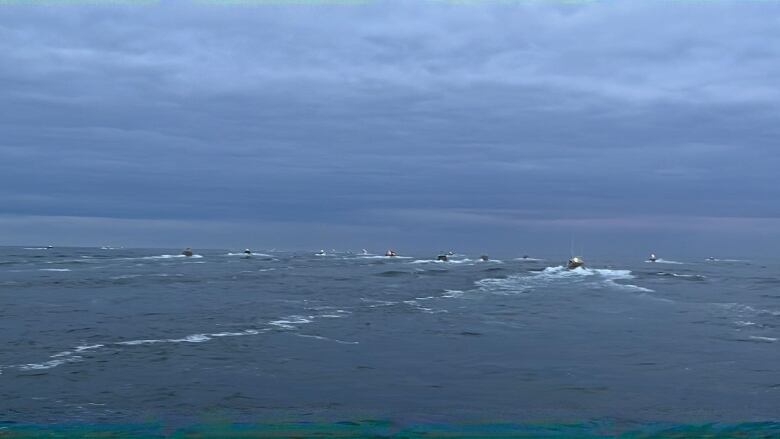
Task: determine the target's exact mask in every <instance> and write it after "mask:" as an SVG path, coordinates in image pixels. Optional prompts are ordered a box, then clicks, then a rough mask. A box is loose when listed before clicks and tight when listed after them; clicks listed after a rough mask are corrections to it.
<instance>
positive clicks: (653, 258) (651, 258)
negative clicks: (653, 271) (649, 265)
mask: <svg viewBox="0 0 780 439" xmlns="http://www.w3.org/2000/svg"><path fill="white" fill-rule="evenodd" d="M647 260H648V261H650V262H655V261H657V260H658V258H657V257H656V256H655V253H650V257H649V258H647Z"/></svg>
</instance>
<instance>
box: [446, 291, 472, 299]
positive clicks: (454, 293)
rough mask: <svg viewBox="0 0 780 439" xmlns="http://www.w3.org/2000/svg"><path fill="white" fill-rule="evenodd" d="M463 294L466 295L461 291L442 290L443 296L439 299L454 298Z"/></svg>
mask: <svg viewBox="0 0 780 439" xmlns="http://www.w3.org/2000/svg"><path fill="white" fill-rule="evenodd" d="M464 294H466V293H465V292H463V291H461V290H444V294H442V295H441V297H447V298H456V297H460V296H462V295H464Z"/></svg>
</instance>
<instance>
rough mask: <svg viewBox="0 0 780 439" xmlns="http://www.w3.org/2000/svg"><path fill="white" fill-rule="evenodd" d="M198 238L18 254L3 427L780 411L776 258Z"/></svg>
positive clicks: (0, 267) (655, 417)
mask: <svg viewBox="0 0 780 439" xmlns="http://www.w3.org/2000/svg"><path fill="white" fill-rule="evenodd" d="M196 253H197V255H196V256H195V257H192V258H187V257H178V256H175V255H177V254H178V251H177V250H101V249H92V248H67V249H58V248H55V249H49V250H41V249H24V248H10V247H5V248H0V417H2V419H0V421H5V422H15V423H20V424H50V423H63V422H76V423H79V422H83V423H126V422H131V423H132V422H143V421H146V420H163V421H165V422H171V423H174V424H177V425H186V424H188V423H195V422H200V421H202V420H203V419H208V418H209V417H214V416H217V417H220V418H221V419H229V420H231V421H235V422H266V421H268V422H271V421H273V422H277V421H285V420H294V421H301V420H317V421H321V420H343V419H389V420H393V421H397V422H401V423H426V422H427V423H437V422H439V423H448V422H494V421H507V420H508V421H513V422H526V421H534V422H537V421H544V422H546V421H561V422H563V421H567V422H568V421H577V422H581V421H588V420H594V419H610V420H613V421H615V422H625V423H645V422H670V423H691V422H750V421H766V420H777V419H778V418H780V370H779V366H778V365H780V343H778V338H780V326H779V325H780V265H779V264H778V263H776V262H772V263H766V262H765V261H747V260H719V261H704V260H680V261H678V262H679V263H673V262H672V261H664V262H657V263H647V262H644V261H642V260H641V258H637V259H636V260H633V261H618V260H613V261H610V260H597V259H588V261H587V262H588V267H589V268H587V269H585V270H579V269H578V270H574V271H568V270H565V269H563V268H561V267H560V265H561V263H562V262H563V260H565V255H563V257H561V258H547V260H526V261H521V260H515V259H513V258H511V257H509V258H504V259H502V260H501V261H498V260H495V261H488V262H481V261H477V260H476V259H477V258H476V256H478V255H471V256H465V255H464V256H457V257H456V258H455V260H453V261H451V262H434V261H431V260H430V259H431V257H433V256H435V253H431V254H430V255H415V256H412V257H410V258H393V259H391V258H385V257H377V256H368V257H366V256H359V255H353V254H347V253H336V254H331V255H328V256H315V255H313V253H312V252H299V253H286V252H265V253H266V255H254V256H253V257H251V258H243V257H242V256H241V255H240V254H236V255H232V254H228V253H229V251H226V250H220V251H217V250H210V251H197V250H196ZM168 255H174V256H168Z"/></svg>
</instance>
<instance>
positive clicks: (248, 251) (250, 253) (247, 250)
mask: <svg viewBox="0 0 780 439" xmlns="http://www.w3.org/2000/svg"><path fill="white" fill-rule="evenodd" d="M244 255H246V256H247V257H249V256H252V250H249V249H245V250H244Z"/></svg>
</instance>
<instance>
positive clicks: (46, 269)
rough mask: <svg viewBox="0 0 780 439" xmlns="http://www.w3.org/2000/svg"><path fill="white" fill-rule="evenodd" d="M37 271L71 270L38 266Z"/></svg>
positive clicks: (68, 269)
mask: <svg viewBox="0 0 780 439" xmlns="http://www.w3.org/2000/svg"><path fill="white" fill-rule="evenodd" d="M38 271H71V269H70V268H39V269H38Z"/></svg>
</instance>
